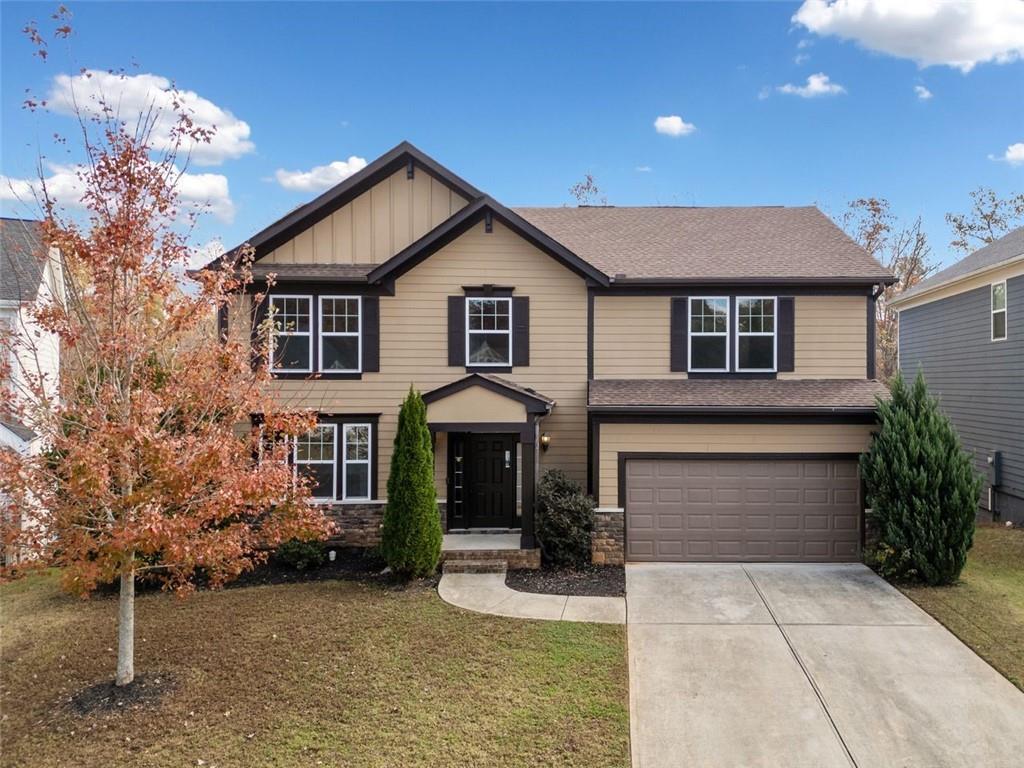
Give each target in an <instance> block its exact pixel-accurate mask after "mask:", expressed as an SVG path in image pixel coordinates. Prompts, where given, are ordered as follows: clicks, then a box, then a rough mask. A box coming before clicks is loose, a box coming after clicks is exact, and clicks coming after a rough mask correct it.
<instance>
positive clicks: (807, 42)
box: [796, 37, 814, 50]
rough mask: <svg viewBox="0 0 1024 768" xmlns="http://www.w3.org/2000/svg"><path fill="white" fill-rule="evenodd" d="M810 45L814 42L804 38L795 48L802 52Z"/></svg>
mask: <svg viewBox="0 0 1024 768" xmlns="http://www.w3.org/2000/svg"><path fill="white" fill-rule="evenodd" d="M812 45H814V41H813V40H811V39H810V38H809V37H805V38H803V39H801V40H800V42H798V43H797V44H796V47H797V48H800V49H801V50H803V49H804V48H810V47H811V46H812Z"/></svg>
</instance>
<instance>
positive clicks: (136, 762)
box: [0, 574, 629, 768]
mask: <svg viewBox="0 0 1024 768" xmlns="http://www.w3.org/2000/svg"><path fill="white" fill-rule="evenodd" d="M0 602H2V604H3V614H2V617H0V629H2V637H0V654H2V656H0V662H2V667H0V669H2V679H0V684H2V691H0V693H2V696H3V720H2V722H0V728H2V731H3V750H2V756H0V764H2V765H4V766H22V765H25V766H28V765H33V766H34V765H48V766H64V765H67V766H84V765H117V766H147V767H154V768H159V767H160V766H172V765H173V766H182V765H197V764H199V763H198V761H199V760H202V761H204V762H205V764H206V765H208V766H233V765H273V766H282V767H287V766H315V765H327V766H449V765H466V766H484V765H486V766H534V765H554V766H627V765H628V764H629V723H628V704H627V701H628V693H627V691H628V688H627V686H628V680H627V668H626V654H625V633H624V628H623V627H618V626H604V625H587V624H569V623H562V622H527V621H517V620H513V619H504V618H499V617H492V616H481V615H477V614H472V613H468V612H465V611H461V610H458V609H455V608H453V607H451V606H449V605H447V604H445V603H443V602H442V601H441V600H440V599H439V598H438V597H437V595H436V593H435V592H434V591H433V590H432V589H428V588H424V587H412V588H410V589H407V590H403V591H394V590H387V589H383V588H381V587H378V586H371V585H363V584H358V583H353V582H321V583H315V584H296V585H284V586H272V587H250V588H243V589H233V590H227V591H223V592H201V593H197V594H195V595H193V596H191V597H189V598H188V599H186V600H178V599H176V598H174V597H171V596H168V595H162V594H147V595H142V596H140V597H139V598H138V604H137V616H136V632H137V637H136V671H137V673H139V674H142V673H158V674H160V675H163V676H165V678H166V679H170V680H172V681H173V687H172V688H171V689H170V690H169V691H168V692H167V693H166V694H165V695H164V697H163V698H162V699H161V700H160V701H159V702H158V703H156V704H151V705H148V706H141V707H139V708H137V709H134V708H133V709H128V710H127V711H117V712H113V713H94V714H89V715H84V716H83V715H77V714H74V713H73V712H72V711H71V710H70V708H69V707H68V706H67V705H66V703H65V702H66V701H67V700H68V698H69V697H70V696H71V695H73V694H74V693H75V692H76V691H79V690H81V689H82V688H84V687H86V686H88V685H91V684H93V683H96V682H99V681H103V680H106V679H109V678H110V677H111V676H112V673H113V670H114V665H115V658H116V648H115V642H116V635H115V625H114V619H115V616H116V604H115V602H114V601H113V600H112V599H110V598H98V599H93V600H90V601H85V602H83V601H79V600H76V599H74V598H70V597H66V596H64V595H62V594H61V593H59V592H58V590H57V586H56V578H55V576H54V575H53V574H50V575H45V576H36V577H33V578H32V579H30V580H28V581H26V582H22V583H15V584H9V585H5V586H3V587H0Z"/></svg>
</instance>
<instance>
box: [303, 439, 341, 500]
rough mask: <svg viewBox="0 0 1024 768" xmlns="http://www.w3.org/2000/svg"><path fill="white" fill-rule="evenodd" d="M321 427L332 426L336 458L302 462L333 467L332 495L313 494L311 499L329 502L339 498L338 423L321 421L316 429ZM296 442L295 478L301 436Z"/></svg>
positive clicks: (305, 464) (304, 464)
mask: <svg viewBox="0 0 1024 768" xmlns="http://www.w3.org/2000/svg"><path fill="white" fill-rule="evenodd" d="M321 427H330V428H331V433H332V435H333V440H334V458H333V459H332V460H331V461H325V460H324V459H317V460H315V461H303V462H301V464H302V465H303V466H307V465H309V464H330V465H331V467H332V470H331V471H332V475H333V482H332V484H331V495H330V496H312V497H310V501H312V502H313V503H314V504H329V503H330V502H332V501H336V500H337V498H338V425H337V424H335V423H334V422H332V421H328V422H319V423H317V425H316V427H314V429H318V428H321ZM294 442H295V444H294V445H293V447H292V467H293V470H292V472H293V474H294V476H295V479H296V480H298V477H299V464H300V462H299V438H295V441H294Z"/></svg>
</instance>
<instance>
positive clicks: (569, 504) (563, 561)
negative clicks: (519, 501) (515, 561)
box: [534, 469, 594, 567]
mask: <svg viewBox="0 0 1024 768" xmlns="http://www.w3.org/2000/svg"><path fill="white" fill-rule="evenodd" d="M534 517H535V520H534V525H535V528H536V533H537V540H538V542H539V543H540V550H541V555H542V556H543V558H544V562H545V563H547V564H549V565H562V566H574V567H578V566H581V565H586V564H587V563H589V562H590V533H591V531H593V530H594V500H593V499H591V498H590V497H589V496H587V494H585V493H584V492H583V488H582V487H581V486H580V484H579V483H577V482H576V481H575V480H573V479H572V478H571V477H569V476H568V475H567V474H565V472H563V471H562V470H560V469H549V470H548V471H547V472H545V473H544V476H543V477H542V478H541V481H540V483H539V484H538V486H537V502H536V513H535V516H534Z"/></svg>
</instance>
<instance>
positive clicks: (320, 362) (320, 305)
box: [316, 295, 363, 376]
mask: <svg viewBox="0 0 1024 768" xmlns="http://www.w3.org/2000/svg"><path fill="white" fill-rule="evenodd" d="M324 299H331V300H337V299H348V300H350V301H351V300H352V299H355V301H356V306H357V307H358V309H357V312H358V318H359V330H358V331H356V332H355V333H353V332H351V331H329V332H328V331H324ZM316 319H317V331H318V333H317V336H318V340H317V344H318V345H319V346H318V351H319V353H320V355H319V357H318V358H317V361H316V364H317V370H318V371H319V372H320V373H326V374H327V375H328V376H330V375H331V374H332V373H362V372H363V297H362V296H333V295H331V296H320V297H319V299H318V300H317V318H316ZM325 336H349V337H351V336H356V337H357V339H358V340H357V342H356V343H357V345H358V362H357V364H356V367H355V368H324V337H325Z"/></svg>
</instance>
